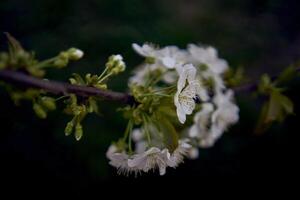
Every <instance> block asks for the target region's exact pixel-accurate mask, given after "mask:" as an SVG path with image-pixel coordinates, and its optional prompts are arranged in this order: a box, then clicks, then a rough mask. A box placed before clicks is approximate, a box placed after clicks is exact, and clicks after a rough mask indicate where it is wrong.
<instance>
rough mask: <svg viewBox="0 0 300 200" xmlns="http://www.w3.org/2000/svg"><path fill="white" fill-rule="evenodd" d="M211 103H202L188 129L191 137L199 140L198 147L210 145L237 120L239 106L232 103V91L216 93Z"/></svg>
mask: <svg viewBox="0 0 300 200" xmlns="http://www.w3.org/2000/svg"><path fill="white" fill-rule="evenodd" d="M213 103H214V104H215V105H216V109H215V110H214V108H213V105H212V104H211V103H204V104H202V110H200V112H198V113H196V115H195V116H194V124H193V125H192V127H191V128H190V130H189V136H190V137H191V138H197V139H198V140H199V146H200V147H210V146H212V145H213V144H214V143H215V142H216V140H217V139H219V138H220V137H221V136H222V134H223V133H224V131H226V130H227V128H228V127H229V126H230V125H232V124H234V123H236V122H237V121H238V118H239V116H238V112H239V108H238V107H237V106H236V105H235V104H234V103H233V92H232V90H227V91H226V93H221V92H219V93H217V94H216V95H215V96H214V99H213Z"/></svg>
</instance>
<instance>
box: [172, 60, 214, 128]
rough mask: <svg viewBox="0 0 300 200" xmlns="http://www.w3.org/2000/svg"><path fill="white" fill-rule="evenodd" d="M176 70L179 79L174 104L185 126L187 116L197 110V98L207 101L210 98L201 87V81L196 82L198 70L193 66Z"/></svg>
mask: <svg viewBox="0 0 300 200" xmlns="http://www.w3.org/2000/svg"><path fill="white" fill-rule="evenodd" d="M176 70H177V71H178V73H179V79H178V82H177V92H176V94H175V96H174V104H175V106H176V111H177V116H178V119H179V121H180V122H181V123H182V124H183V123H184V122H185V120H186V115H190V114H192V112H193V110H194V109H195V98H196V99H197V100H200V99H201V100H203V101H207V100H208V96H207V93H206V90H205V89H204V88H203V87H201V85H200V81H198V80H196V68H195V67H194V66H193V65H192V64H186V65H184V66H183V67H181V66H177V68H176Z"/></svg>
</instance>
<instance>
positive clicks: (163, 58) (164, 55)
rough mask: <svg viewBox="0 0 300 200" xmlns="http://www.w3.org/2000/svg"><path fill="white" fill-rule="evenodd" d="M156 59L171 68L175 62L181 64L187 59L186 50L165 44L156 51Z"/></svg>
mask: <svg viewBox="0 0 300 200" xmlns="http://www.w3.org/2000/svg"><path fill="white" fill-rule="evenodd" d="M156 57H157V59H158V60H159V61H160V62H161V63H162V65H163V66H165V67H166V68H168V69H173V68H175V66H176V65H177V64H183V63H185V62H186V60H187V52H186V51H184V50H181V49H179V48H178V47H176V46H166V47H164V48H163V49H161V50H159V51H157V54H156Z"/></svg>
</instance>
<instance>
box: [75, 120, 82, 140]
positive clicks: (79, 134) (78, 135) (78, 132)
mask: <svg viewBox="0 0 300 200" xmlns="http://www.w3.org/2000/svg"><path fill="white" fill-rule="evenodd" d="M82 134H83V130H82V126H81V124H80V123H78V124H76V127H75V138H76V140H77V141H79V140H80V139H81V137H82Z"/></svg>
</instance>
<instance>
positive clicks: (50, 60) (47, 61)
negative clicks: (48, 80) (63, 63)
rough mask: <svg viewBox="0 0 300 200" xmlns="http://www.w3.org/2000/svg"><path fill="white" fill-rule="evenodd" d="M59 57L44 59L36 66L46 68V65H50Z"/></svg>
mask: <svg viewBox="0 0 300 200" xmlns="http://www.w3.org/2000/svg"><path fill="white" fill-rule="evenodd" d="M56 59H57V56H55V57H53V58H50V59H47V60H44V61H42V62H40V63H38V64H37V65H35V67H38V68H46V67H49V66H50V65H49V64H50V63H51V62H53V61H55V60H56Z"/></svg>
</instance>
